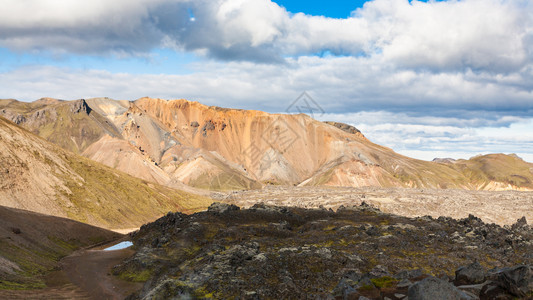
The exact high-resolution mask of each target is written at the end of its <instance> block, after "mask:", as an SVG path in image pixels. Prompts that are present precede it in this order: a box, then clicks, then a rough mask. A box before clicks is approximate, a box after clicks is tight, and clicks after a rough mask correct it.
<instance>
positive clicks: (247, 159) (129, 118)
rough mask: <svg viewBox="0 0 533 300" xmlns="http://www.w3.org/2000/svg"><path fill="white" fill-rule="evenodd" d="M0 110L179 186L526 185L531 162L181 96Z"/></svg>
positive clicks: (104, 159) (106, 160)
mask: <svg viewBox="0 0 533 300" xmlns="http://www.w3.org/2000/svg"><path fill="white" fill-rule="evenodd" d="M0 115H2V116H4V117H5V118H7V119H9V120H11V121H12V122H14V123H16V124H18V125H20V126H22V127H23V128H25V129H27V130H29V131H31V132H33V133H35V134H37V135H39V136H40V137H42V138H44V139H46V140H48V141H50V142H52V143H54V144H56V145H58V146H60V147H62V148H63V149H65V150H68V151H71V152H74V153H77V154H81V155H83V156H85V157H87V158H90V159H91V160H94V161H97V162H100V163H103V164H105V165H107V166H109V167H112V168H115V169H117V170H120V171H123V172H125V173H128V174H130V175H132V176H135V177H138V178H140V179H143V180H146V181H148V182H152V183H157V184H160V185H165V186H168V187H172V188H178V189H188V187H192V188H200V189H207V190H234V189H253V188H260V187H261V186H262V185H266V184H281V185H300V186H317V185H325V186H351V187H360V186H377V187H412V188H459V189H470V190H509V189H513V190H533V164H530V163H527V162H525V161H523V160H522V159H520V158H518V157H516V156H512V155H503V154H492V155H486V156H478V157H474V158H472V159H470V160H458V161H454V160H449V159H444V160H437V161H434V162H427V161H421V160H416V159H412V158H409V157H405V156H402V155H400V154H397V153H395V152H394V151H393V150H391V149H389V148H386V147H383V146H380V145H376V144H374V143H372V142H371V141H369V140H368V139H367V138H365V137H364V136H363V134H362V133H361V132H360V131H359V130H357V129H356V128H355V127H353V126H349V125H346V124H342V123H335V122H320V121H317V120H314V119H312V118H311V117H309V116H307V115H305V114H298V115H290V114H269V113H265V112H261V111H248V110H239V109H226V108H220V107H214V106H205V105H202V104H200V103H197V102H191V101H187V100H171V101H167V100H161V99H151V98H141V99H138V100H136V101H119V100H112V99H109V98H95V99H87V100H83V99H82V100H75V101H61V100H56V99H50V98H43V99H40V100H37V101H35V102H31V103H28V102H20V101H16V100H0ZM188 190H189V191H191V192H196V193H198V190H194V189H188Z"/></svg>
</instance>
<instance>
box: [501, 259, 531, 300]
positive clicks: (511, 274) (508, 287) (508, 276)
mask: <svg viewBox="0 0 533 300" xmlns="http://www.w3.org/2000/svg"><path fill="white" fill-rule="evenodd" d="M497 274H498V277H497V281H496V282H497V284H498V285H499V286H500V287H501V288H503V289H504V290H505V291H507V292H509V293H510V294H512V295H513V296H516V297H525V296H526V295H531V293H532V292H533V267H531V266H516V267H513V268H507V269H503V270H501V271H500V272H498V273H497Z"/></svg>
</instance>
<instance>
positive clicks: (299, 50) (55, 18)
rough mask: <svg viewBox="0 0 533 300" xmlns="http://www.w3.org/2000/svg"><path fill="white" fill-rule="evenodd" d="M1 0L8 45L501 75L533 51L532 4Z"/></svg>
mask: <svg viewBox="0 0 533 300" xmlns="http://www.w3.org/2000/svg"><path fill="white" fill-rule="evenodd" d="M0 4H2V8H3V9H2V10H1V11H0V45H3V46H5V47H10V48H14V49H19V50H31V49H51V50H55V51H66V52H69V51H74V52H78V53H109V52H111V53H115V52H120V51H122V52H129V53H140V52H146V51H149V50H150V49H152V48H156V47H160V46H162V45H165V46H173V47H175V48H176V49H182V50H188V51H198V53H206V54H208V55H211V56H213V57H218V58H223V59H228V60H234V59H235V60H251V61H276V60H277V61H279V60H281V59H282V58H283V57H284V56H286V55H309V54H313V53H317V52H321V51H325V50H327V51H330V52H331V53H335V54H347V55H352V56H353V55H361V54H362V55H365V56H376V57H379V58H380V59H381V60H382V63H383V64H387V63H390V64H392V65H394V66H395V67H399V68H408V69H423V70H429V71H442V70H459V71H464V70H467V69H472V70H474V71H487V72H495V73H506V72H511V71H517V70H519V69H521V68H522V67H523V66H524V64H526V63H530V62H531V59H532V56H533V55H532V51H531V50H530V49H531V48H532V47H531V46H532V45H533V43H532V41H533V29H532V28H533V20H532V19H533V17H532V12H533V4H530V2H529V1H526V0H463V1H455V0H452V1H442V2H433V1H430V2H427V3H425V2H419V1H416V0H415V1H411V2H409V1H407V0H374V1H370V2H367V3H366V4H365V5H364V7H363V8H360V9H358V10H356V11H355V12H354V14H353V15H352V17H350V18H347V19H332V18H325V17H317V16H308V15H304V14H301V13H300V14H295V15H291V14H289V13H288V12H287V11H286V10H285V9H284V8H282V7H280V6H278V5H277V4H275V3H273V2H271V1H269V0H215V1H213V0H195V1H192V0H157V1H147V0H142V1H141V0H137V1H123V0H119V1H103V0H96V1H67V2H64V1H57V0H28V1H9V0H3V1H0ZM191 13H192V14H193V15H194V22H193V21H191Z"/></svg>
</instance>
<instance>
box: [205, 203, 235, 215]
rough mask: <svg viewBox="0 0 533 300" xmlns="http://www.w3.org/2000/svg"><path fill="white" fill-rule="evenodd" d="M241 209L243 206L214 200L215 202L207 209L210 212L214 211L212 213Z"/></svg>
mask: <svg viewBox="0 0 533 300" xmlns="http://www.w3.org/2000/svg"><path fill="white" fill-rule="evenodd" d="M240 209H241V208H240V207H238V206H237V205H233V204H226V203H220V202H214V203H213V204H211V205H210V206H209V207H208V208H207V211H208V212H212V213H218V214H223V213H226V212H228V211H236V210H240Z"/></svg>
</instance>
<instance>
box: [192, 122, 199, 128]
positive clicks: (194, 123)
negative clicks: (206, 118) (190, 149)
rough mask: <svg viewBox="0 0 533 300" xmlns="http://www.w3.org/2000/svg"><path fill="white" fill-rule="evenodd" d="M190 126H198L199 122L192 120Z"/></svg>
mask: <svg viewBox="0 0 533 300" xmlns="http://www.w3.org/2000/svg"><path fill="white" fill-rule="evenodd" d="M191 127H194V128H196V127H200V124H198V122H196V121H192V122H191Z"/></svg>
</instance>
